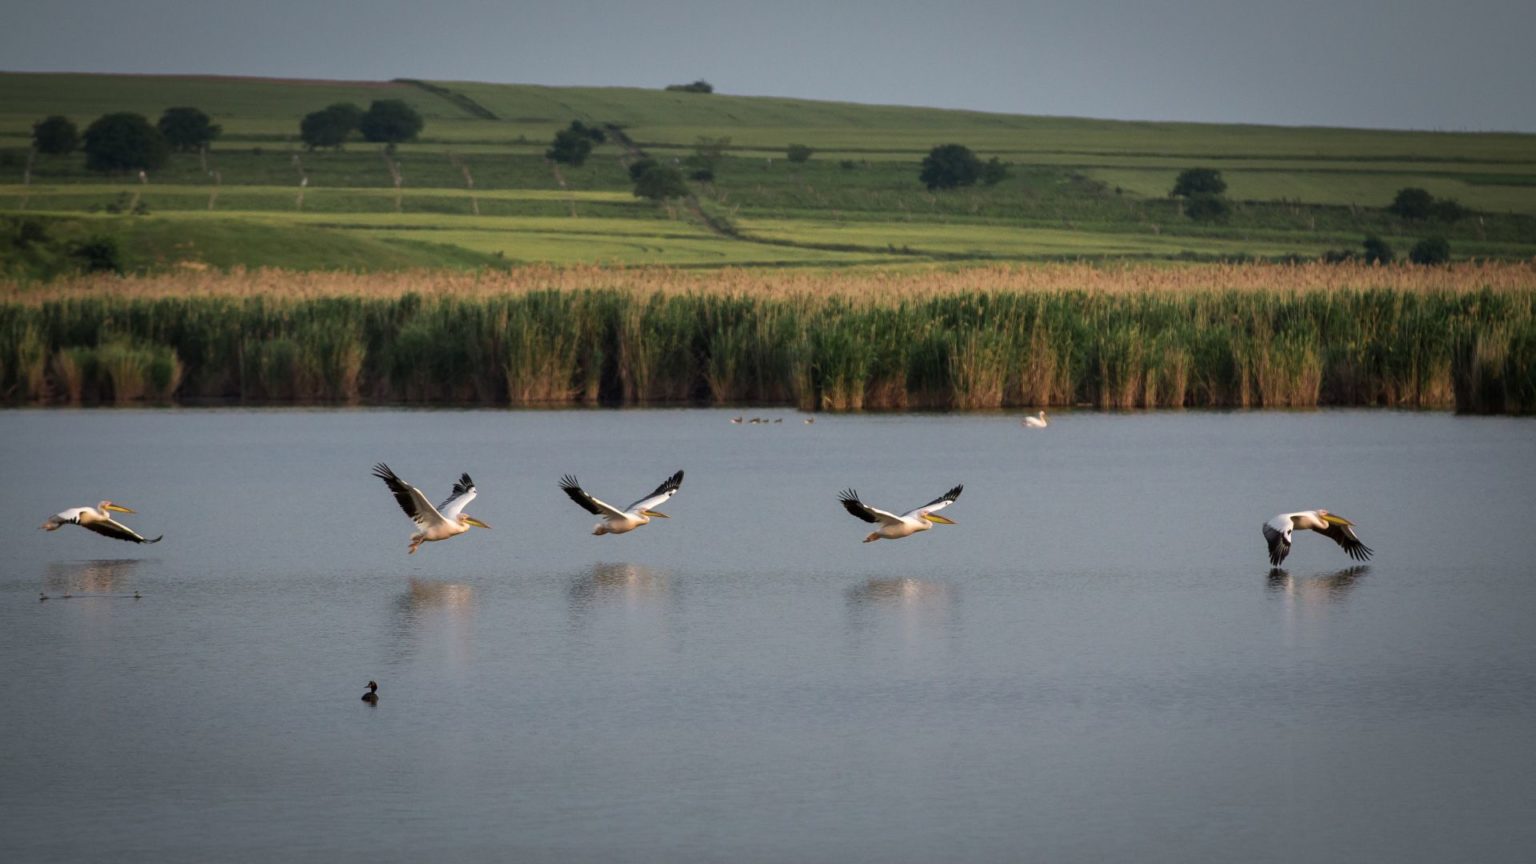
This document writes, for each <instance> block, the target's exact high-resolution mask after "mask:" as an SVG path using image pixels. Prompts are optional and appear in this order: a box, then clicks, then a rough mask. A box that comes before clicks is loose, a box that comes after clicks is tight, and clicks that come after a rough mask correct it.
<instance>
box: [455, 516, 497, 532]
mask: <svg viewBox="0 0 1536 864" xmlns="http://www.w3.org/2000/svg"><path fill="white" fill-rule="evenodd" d="M459 524H460V525H473V526H475V527H476V528H490V527H491V526H489V525H487V524H485V523H484V522H481V521H480V520H479V519H476V518H475V517H473V516H471V515H469V514H468V513H460V514H459Z"/></svg>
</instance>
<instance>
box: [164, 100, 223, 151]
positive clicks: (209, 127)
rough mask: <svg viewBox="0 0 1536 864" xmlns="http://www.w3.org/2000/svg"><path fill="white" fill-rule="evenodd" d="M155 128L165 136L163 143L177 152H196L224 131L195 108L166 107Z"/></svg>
mask: <svg viewBox="0 0 1536 864" xmlns="http://www.w3.org/2000/svg"><path fill="white" fill-rule="evenodd" d="M155 128H156V129H159V130H160V134H161V135H163V136H165V143H166V144H169V145H170V147H171V149H172V150H175V151H177V152H179V153H196V152H197V151H198V150H201V149H203V148H204V147H206V146H208V145H209V144H211V143H212V142H213V139H215V138H217V137H219V133H220V132H223V131H224V129H223V128H222V127H220V126H218V125H217V124H215V123H214V122H213V118H211V117H209V116H208V115H207V114H204V113H203V112H202V111H201V110H199V109H197V108H167V109H165V113H164V114H161V115H160V122H158V123H156V124H155Z"/></svg>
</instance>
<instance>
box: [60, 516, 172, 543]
mask: <svg viewBox="0 0 1536 864" xmlns="http://www.w3.org/2000/svg"><path fill="white" fill-rule="evenodd" d="M80 527H81V528H84V529H85V530H87V531H95V532H96V533H97V534H100V535H101V536H103V537H111V538H112V539H114V540H127V541H128V542H130V543H159V542H160V538H161V537H164V536H165V535H164V534H161V535H160V537H156V538H155V539H153V540H145V539H144V537H143V536H142V535H140V534H139V532H137V531H135V530H133V529H132V528H129V527H128V526H127V525H124V524H123V523H121V522H119V521H117V520H116V519H107V520H105V521H96V522H82V523H80Z"/></svg>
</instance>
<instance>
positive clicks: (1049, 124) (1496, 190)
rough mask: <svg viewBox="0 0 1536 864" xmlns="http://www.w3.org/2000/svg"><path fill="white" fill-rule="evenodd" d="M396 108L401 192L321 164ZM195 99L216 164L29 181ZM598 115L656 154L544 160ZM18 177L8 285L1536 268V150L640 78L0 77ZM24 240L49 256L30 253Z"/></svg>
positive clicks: (4, 155)
mask: <svg viewBox="0 0 1536 864" xmlns="http://www.w3.org/2000/svg"><path fill="white" fill-rule="evenodd" d="M381 98H390V99H403V100H405V101H406V102H408V103H410V104H411V105H412V106H413V107H415V108H416V109H417V110H418V111H419V112H420V113H421V114H422V115H423V117H424V118H425V119H426V129H425V131H424V133H423V135H422V136H421V138H420V140H418V141H415V142H412V143H409V144H406V145H403V146H401V147H400V148H399V152H398V154H397V156H396V159H397V161H398V169H399V172H400V175H401V176H402V177H403V184H402V186H401V187H400V189H399V190H398V192H397V190H396V188H395V186H394V183H393V180H392V178H391V174H390V172H389V169H388V166H387V164H386V161H385V159H384V157H383V155H382V154H381V153H380V152H379V151H378V149H377V147H376V146H375V145H369V144H365V143H362V142H357V143H352V144H349V145H348V146H347V148H346V149H345V150H344V151H342V152H313V153H312V152H308V151H306V150H305V149H304V148H303V146H302V144H301V143H299V141H298V135H297V130H298V122H299V119H300V118H301V117H302V116H303V115H304V114H306V113H308V112H310V111H314V110H318V109H320V108H322V107H324V106H326V105H329V104H331V103H334V102H338V101H351V102H355V103H358V104H360V105H362V106H364V107H366V106H367V104H368V103H369V102H370V101H372V100H374V99H381ZM181 105H191V106H196V107H198V108H201V109H203V110H204V111H206V112H208V113H209V114H211V115H213V117H214V120H215V122H217V123H219V124H221V125H222V126H223V128H224V134H223V136H222V137H221V138H220V139H219V140H218V141H217V142H216V143H215V146H214V147H213V149H212V150H211V152H210V153H209V154H208V155H207V162H206V169H205V163H204V161H203V159H202V158H201V157H199V156H198V155H195V154H181V155H176V156H173V157H172V160H171V162H170V164H168V165H167V166H166V167H165V168H163V169H161V170H159V171H156V172H155V173H154V175H153V176H151V177H149V178H148V180H149V182H148V183H143V184H141V183H139V182H137V180H136V178H126V177H110V176H101V175H97V174H91V173H89V172H86V171H85V169H84V162H83V157H81V156H80V155H79V154H75V155H72V156H67V157H38V158H37V159H36V160H35V161H31V168H30V177H29V182H27V183H25V184H24V183H23V175H24V174H25V173H26V172H27V170H28V164H29V156H30V146H29V145H30V131H31V126H32V124H33V123H35V122H37V121H38V120H39V119H41V118H43V117H44V116H47V115H50V114H64V115H66V116H68V117H70V118H71V119H72V120H74V121H75V123H76V124H78V125H79V126H80V127H81V128H82V129H83V128H84V127H85V126H86V125H88V124H89V123H90V122H91V120H93V119H94V118H95V117H97V116H99V115H101V114H104V113H107V112H111V111H122V110H128V111H136V112H139V113H142V114H145V115H146V116H148V117H149V118H150V119H151V120H153V119H155V118H156V117H158V116H159V114H160V112H161V111H163V110H164V109H165V108H167V107H172V106H181ZM577 119H579V120H582V121H583V122H585V123H588V124H589V125H612V126H614V127H617V128H620V129H622V131H623V134H624V135H625V136H626V137H627V138H628V139H629V140H630V141H631V142H632V146H631V147H625V146H623V145H622V144H620V143H617V142H615V141H610V143H608V144H605V145H602V146H600V147H598V148H597V149H596V150H595V151H594V153H593V156H592V158H591V159H590V160H589V161H588V162H587V164H586V165H585V166H583V167H581V168H578V169H572V168H562V169H560V170H558V171H556V170H554V168H553V167H552V166H551V165H550V164H549V163H547V162H545V160H544V159H543V153H544V150H545V148H546V147H547V146H548V142H549V140H550V138H551V137H552V136H553V134H554V132H555V131H556V130H557V129H560V128H563V127H564V126H566V125H567V124H568V123H569V122H570V121H572V120H577ZM701 137H707V138H714V139H719V138H729V139H730V140H729V144H728V146H727V148H726V151H725V152H726V156H725V157H724V158H723V159H722V160H721V161H720V163H719V164H718V165H717V167H716V169H715V172H714V175H715V176H714V180H713V181H712V182H696V183H693V184H692V189H693V192H694V193H695V196H696V199H695V200H694V201H692V202H688V203H686V204H682V205H674V206H672V207H666V206H657V205H654V204H652V203H650V202H647V201H643V200H641V199H637V198H635V197H633V195H632V194H631V183H630V181H629V177H628V174H627V172H626V170H625V165H626V164H627V163H628V161H629V160H631V159H633V158H635V157H636V156H637V155H638V154H637V151H640V152H643V153H644V154H646V155H648V156H651V157H653V158H657V159H661V160H670V159H674V158H677V159H683V158H686V157H687V156H688V155H690V154H691V153H692V152H693V149H694V147H695V145H696V143H697V141H698V140H699V139H700V138H701ZM950 142H954V143H961V144H965V145H967V146H969V147H971V148H972V149H973V150H975V151H976V152H977V153H978V154H979V155H981V156H982V158H984V159H986V158H992V157H997V158H999V159H1000V160H1002V161H1004V162H1006V163H1008V165H1009V167H1010V176H1009V177H1008V178H1007V179H1006V180H1004V181H1003V182H1001V183H999V184H997V185H996V186H992V187H981V186H977V187H969V188H964V189H959V190H954V191H948V192H938V193H930V192H928V191H927V190H926V189H924V188H923V186H922V185H921V184H920V183H919V182H918V181H917V173H918V163H919V162H920V160H921V159H922V157H923V155H924V154H926V153H927V151H928V150H929V149H930V148H931V147H933V146H935V145H937V144H944V143H950ZM790 144H803V145H806V146H809V147H812V148H814V149H815V154H814V156H813V157H812V159H811V161H809V162H807V163H804V164H794V163H790V162H789V161H787V160H786V159H785V158H784V155H785V148H786V147H787V146H788V145H790ZM1190 167H1210V168H1216V169H1218V170H1220V171H1221V172H1222V174H1223V176H1224V177H1225V179H1226V180H1227V182H1228V184H1229V189H1228V193H1227V194H1228V197H1229V198H1230V199H1231V200H1232V201H1233V210H1232V214H1231V216H1230V217H1229V218H1228V219H1227V220H1225V221H1224V222H1219V223H1213V224H1202V223H1196V222H1193V221H1191V220H1190V219H1188V218H1186V217H1185V216H1184V215H1182V212H1181V209H1180V206H1179V204H1178V202H1177V201H1174V200H1172V199H1170V198H1168V197H1167V191H1168V189H1169V188H1171V186H1172V183H1173V178H1174V176H1175V175H1176V174H1177V173H1178V172H1179V171H1181V170H1183V169H1185V168H1190ZM0 181H3V182H0V274H5V273H10V274H11V275H28V274H34V273H37V272H42V271H46V270H48V269H49V268H50V267H57V266H63V265H62V264H61V261H62V260H63V259H62V258H61V257H60V255H59V254H50V253H47V252H38V251H37V250H36V249H32V248H31V247H27V243H28V242H30V243H31V244H32V246H39V245H46V243H52V244H53V246H54V247H55V248H56V250H57V249H63V248H65V247H66V246H67V244H69V243H73V242H76V241H78V240H81V239H83V238H88V237H96V236H109V237H114V238H116V239H117V240H118V241H119V243H120V245H121V246H122V248H123V257H124V259H125V263H126V264H127V266H129V267H130V268H136V269H139V268H150V269H153V268H159V267H174V266H193V267H197V266H212V267H229V266H237V265H243V266H260V265H275V266H289V267H297V268H305V269H326V268H340V269H396V268H401V267H417V266H448V267H475V266H502V265H508V264H512V263H516V262H532V261H547V262H557V263H575V262H593V263H614V264H626V265H632V264H667V265H672V266H684V267H714V266H725V265H731V266H813V267H840V266H850V265H882V266H902V265H910V264H928V263H932V262H936V261H937V262H965V261H973V260H975V261H988V260H993V261H995V260H1040V259H1062V258H1079V257H1083V258H1091V259H1138V260H1142V259H1151V260H1159V259H1186V260H1188V259H1194V260H1200V259H1230V258H1242V257H1259V258H1280V257H1288V256H1298V257H1304V258H1312V257H1317V256H1319V255H1321V254H1323V253H1324V252H1325V251H1326V250H1329V249H1344V248H1348V249H1353V248H1358V247H1359V244H1360V241H1361V238H1362V237H1363V236H1364V235H1365V234H1367V233H1373V234H1378V235H1380V236H1382V237H1384V238H1386V239H1387V241H1388V242H1389V243H1391V244H1392V245H1393V246H1394V247H1395V248H1396V249H1397V250H1398V252H1399V254H1403V253H1406V252H1407V250H1408V248H1409V247H1410V246H1411V245H1412V244H1413V243H1414V242H1415V241H1416V240H1417V239H1419V238H1422V237H1426V236H1431V235H1439V236H1444V237H1446V238H1448V239H1449V240H1450V243H1451V248H1452V252H1453V254H1454V255H1455V256H1456V257H1494V258H1529V257H1531V256H1533V255H1536V136H1533V135H1518V134H1495V133H1489V134H1466V133H1431V132H1393V131H1374V130H1357V129H1322V128H1289V127H1264V126H1235V125H1209V124H1187V123H1131V122H1116V121H1103V120H1087V119H1075V118H1059V117H1023V116H1010V115H999V114H983V113H977V112H966V111H944V110H936V109H925V108H909V107H893V106H870V105H853V104H846V103H835V102H814V101H807V100H792V99H776V98H760V97H736V96H728V95H722V94H698V93H680V92H665V91H655V90H640V89H634V88H564V87H562V88H555V87H539V86H529V85H498V84H481V83H468V82H408V81H394V82H346V81H299V80H275V79H246V78H219V77H171V76H109V75H43V74H22V73H0ZM471 181H472V184H473V185H472V186H471ZM301 182H302V183H303V186H302V187H301V185H300V184H301ZM1405 186H1418V187H1423V188H1425V189H1427V190H1429V191H1430V192H1431V193H1432V194H1434V195H1435V196H1437V197H1448V198H1454V199H1457V200H1458V201H1459V202H1460V203H1461V204H1462V205H1464V206H1465V207H1468V208H1471V209H1472V210H1473V211H1475V212H1474V214H1473V215H1472V216H1470V217H1468V218H1465V219H1462V220H1460V221H1458V222H1455V223H1452V224H1444V223H1433V222H1430V223H1422V222H1405V221H1403V220H1400V219H1397V218H1395V217H1393V216H1391V215H1390V214H1388V213H1386V212H1385V210H1384V209H1383V208H1384V207H1385V206H1386V205H1387V204H1388V203H1389V202H1390V201H1391V199H1392V197H1393V195H1394V194H1395V192H1396V191H1397V190H1398V189H1400V188H1403V187H1405ZM134 213H138V214H139V215H133V214H134ZM23 220H30V222H29V224H30V225H31V226H32V227H30V228H26V229H23V228H22V227H21V226H22V225H23ZM39 220H40V221H39ZM39 225H41V226H42V227H41V229H39V228H38V227H37V226H39ZM39 230H41V231H42V234H43V235H44V239H43V240H39V239H36V238H37V232H38V231H39ZM24 231H30V232H32V233H31V236H32V237H33V238H34V239H33V240H32V241H23V240H21V239H17V238H19V237H20V233H18V232H24ZM7 234H8V235H11V236H10V248H11V251H10V253H9V254H7V253H6V249H7V244H6V242H5V240H6V238H5V235H7ZM45 241H46V242H45ZM23 247H27V248H23ZM7 257H8V258H9V259H10V264H9V265H8V266H6V265H4V263H3V259H5V258H7ZM18 262H19V263H18Z"/></svg>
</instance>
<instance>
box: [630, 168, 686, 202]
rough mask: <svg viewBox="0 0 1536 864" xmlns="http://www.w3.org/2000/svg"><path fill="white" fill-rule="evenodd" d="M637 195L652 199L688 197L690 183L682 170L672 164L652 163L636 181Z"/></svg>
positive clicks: (663, 199) (637, 196)
mask: <svg viewBox="0 0 1536 864" xmlns="http://www.w3.org/2000/svg"><path fill="white" fill-rule="evenodd" d="M635 197H636V198H649V199H651V200H652V201H665V200H666V199H668V198H686V197H688V184H686V183H684V182H683V175H682V172H680V171H678V170H677V169H676V168H673V167H671V166H670V165H652V166H651V167H650V168H648V169H647V170H646V171H645V173H643V174H641V175H640V178H639V179H638V180H636V181H635Z"/></svg>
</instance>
